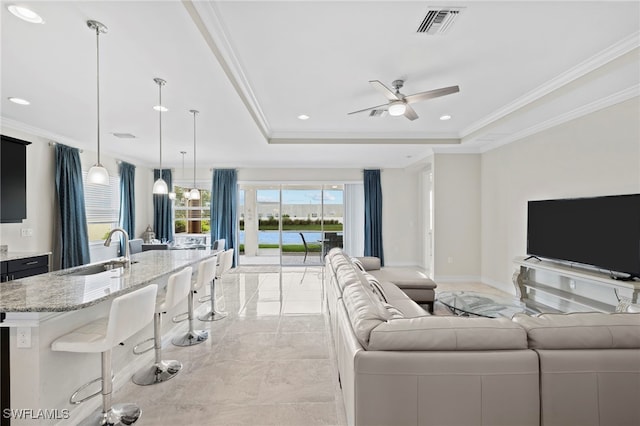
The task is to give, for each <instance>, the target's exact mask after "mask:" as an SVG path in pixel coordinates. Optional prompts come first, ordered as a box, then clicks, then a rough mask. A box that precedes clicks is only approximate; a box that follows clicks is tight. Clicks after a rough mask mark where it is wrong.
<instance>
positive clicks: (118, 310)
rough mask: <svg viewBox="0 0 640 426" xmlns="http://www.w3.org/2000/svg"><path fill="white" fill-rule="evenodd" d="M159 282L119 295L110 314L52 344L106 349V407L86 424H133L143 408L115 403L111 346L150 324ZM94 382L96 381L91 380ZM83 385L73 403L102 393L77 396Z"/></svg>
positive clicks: (71, 348)
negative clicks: (113, 401) (112, 396)
mask: <svg viewBox="0 0 640 426" xmlns="http://www.w3.org/2000/svg"><path fill="white" fill-rule="evenodd" d="M157 292H158V286H157V285H156V284H150V285H148V286H146V287H144V288H141V289H139V290H135V291H132V292H131V293H127V294H125V295H122V296H119V297H116V298H115V299H113V302H112V303H111V310H110V311H109V316H108V317H106V318H101V319H98V320H96V321H93V322H91V323H89V324H87V325H84V326H82V327H80V328H77V329H76V330H74V331H72V332H71V333H68V334H65V335H64V336H61V337H59V338H58V339H56V340H55V341H54V342H53V343H52V344H51V350H54V351H65V352H82V353H97V352H101V353H102V377H101V379H96V380H94V382H95V381H97V380H102V390H101V392H100V393H102V409H100V410H98V411H96V412H95V413H93V414H92V415H91V416H89V417H88V418H87V419H85V420H84V421H83V422H82V423H80V424H82V425H109V426H111V425H121V424H122V425H131V424H133V423H135V422H136V421H137V420H138V418H140V415H141V414H142V410H140V407H138V406H137V405H136V404H132V403H125V404H116V405H112V404H111V392H112V390H113V383H112V368H111V349H112V348H113V347H114V346H116V345H118V344H119V343H120V342H124V341H125V340H127V339H128V338H129V337H131V336H133V335H134V334H136V333H137V332H138V331H140V330H142V329H143V328H144V327H146V325H147V324H149V321H150V318H151V316H152V315H153V312H154V310H155V305H156V294H157ZM91 383H93V382H91ZM86 387H87V385H83V386H81V387H80V388H79V389H78V390H77V391H76V392H75V393H74V394H73V395H71V398H70V399H69V402H70V403H72V404H80V403H81V402H84V401H86V400H87V399H89V398H92V397H94V396H96V395H97V394H98V393H95V394H93V395H90V396H88V397H86V398H83V399H81V400H77V399H76V397H77V396H78V393H79V392H80V391H81V390H82V389H84V388H86Z"/></svg>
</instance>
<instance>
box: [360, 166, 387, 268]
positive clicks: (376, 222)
mask: <svg viewBox="0 0 640 426" xmlns="http://www.w3.org/2000/svg"><path fill="white" fill-rule="evenodd" d="M364 255H365V256H376V257H379V258H380V264H381V265H383V266H384V253H383V251H382V187H381V185H380V170H365V171H364Z"/></svg>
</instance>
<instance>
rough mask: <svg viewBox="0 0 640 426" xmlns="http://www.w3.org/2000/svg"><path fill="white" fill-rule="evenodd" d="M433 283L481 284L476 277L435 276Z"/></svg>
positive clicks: (480, 280)
mask: <svg viewBox="0 0 640 426" xmlns="http://www.w3.org/2000/svg"><path fill="white" fill-rule="evenodd" d="M434 281H435V282H436V283H438V282H443V283H468V282H472V283H478V282H482V279H481V278H480V277H479V276H477V275H436V276H435V278H434Z"/></svg>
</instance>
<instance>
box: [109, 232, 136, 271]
mask: <svg viewBox="0 0 640 426" xmlns="http://www.w3.org/2000/svg"><path fill="white" fill-rule="evenodd" d="M116 231H120V232H122V234H123V235H124V257H123V258H122V263H123V265H122V266H123V267H125V268H128V267H130V266H131V257H130V253H129V234H127V231H125V230H124V229H122V228H113V229H112V230H111V231H109V235H107V239H106V240H105V242H104V246H105V247H109V246H110V245H111V236H112V235H113V233H114V232H116Z"/></svg>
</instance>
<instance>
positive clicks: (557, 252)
mask: <svg viewBox="0 0 640 426" xmlns="http://www.w3.org/2000/svg"><path fill="white" fill-rule="evenodd" d="M527 253H528V254H529V255H531V256H537V257H541V258H547V259H552V260H561V261H568V262H576V263H582V264H585V265H589V266H594V267H597V268H600V269H604V270H607V271H611V272H618V273H623V274H629V275H631V276H635V277H640V194H629V195H615V196H607V197H594V198H574V199H562V200H542V201H529V204H528V218H527Z"/></svg>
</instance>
